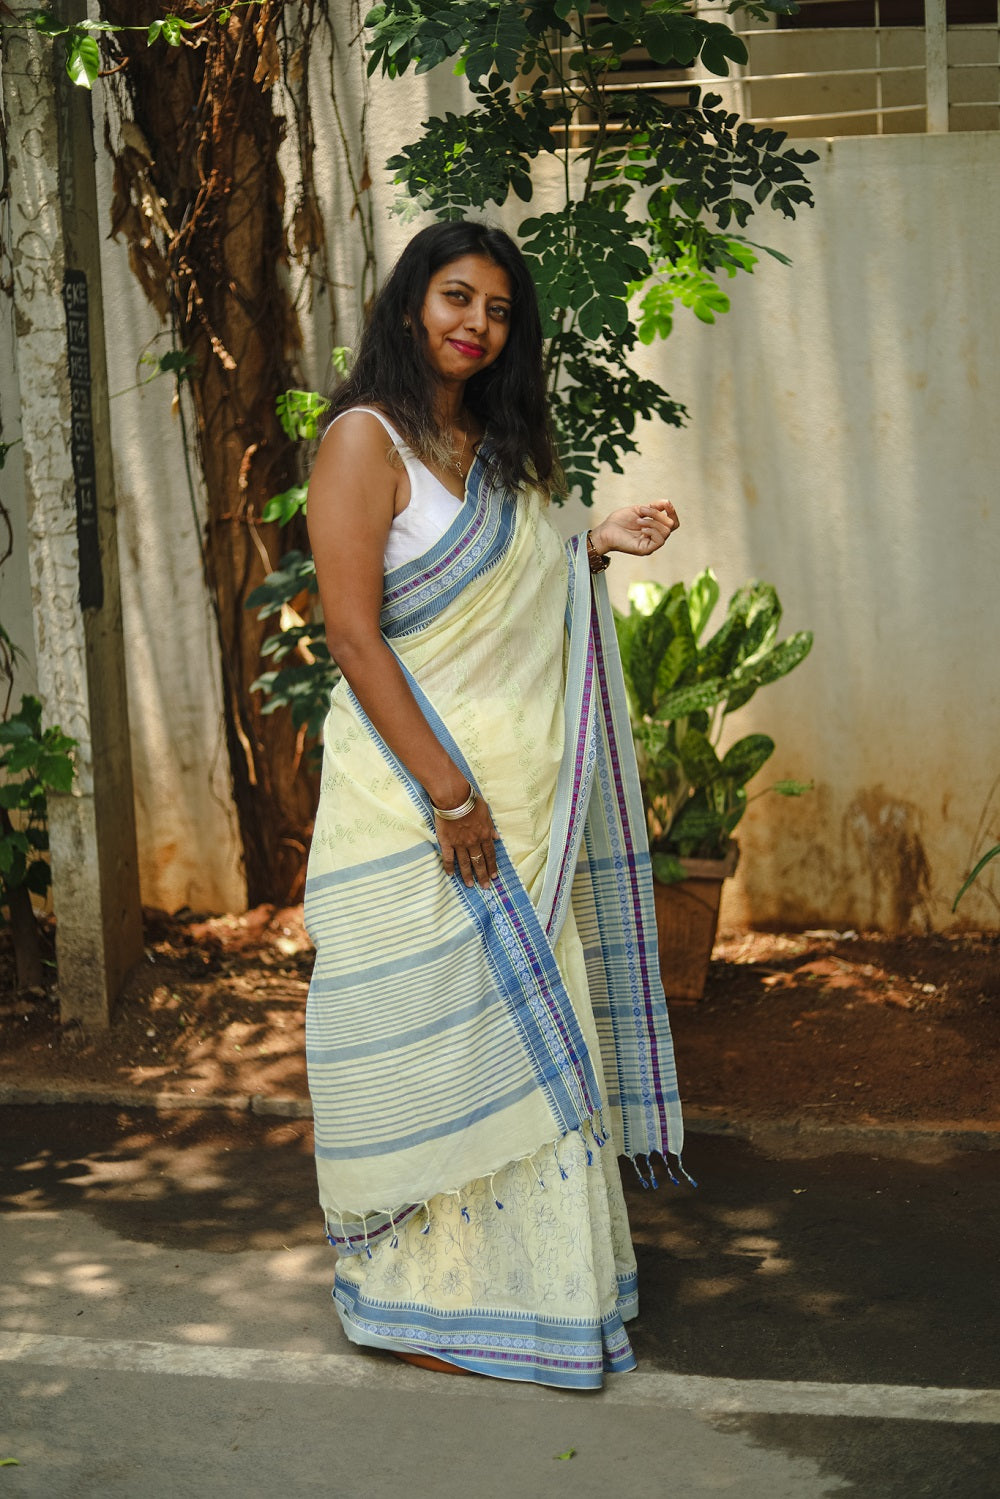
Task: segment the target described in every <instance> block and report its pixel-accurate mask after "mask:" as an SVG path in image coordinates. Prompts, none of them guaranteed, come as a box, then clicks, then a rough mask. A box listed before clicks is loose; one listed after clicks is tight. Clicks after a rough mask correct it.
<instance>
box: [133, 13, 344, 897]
mask: <svg viewBox="0 0 1000 1499" xmlns="http://www.w3.org/2000/svg"><path fill="white" fill-rule="evenodd" d="M103 10H104V13H105V14H106V16H107V17H108V19H110V20H112V21H115V22H121V23H128V24H129V25H132V26H134V25H136V24H137V23H138V24H147V23H148V22H150V21H154V20H157V19H158V18H159V15H160V13H161V10H162V7H160V6H159V5H158V3H155V0H104V5H103ZM174 10H175V14H179V15H181V16H182V17H184V18H186V19H190V20H197V19H199V17H200V16H201V15H202V14H203V12H202V9H201V7H200V6H198V5H196V4H192V3H187V4H180V5H177V6H176V7H174ZM275 19H276V6H275V4H274V3H273V0H265V3H263V4H261V5H254V6H250V7H248V8H246V9H240V10H237V11H234V13H233V15H232V16H231V18H230V19H229V21H228V22H227V23H226V24H225V25H219V24H218V23H216V22H215V21H213V20H210V21H209V22H208V24H206V25H205V26H204V28H203V29H198V30H194V31H190V32H188V33H186V34H185V44H184V45H182V46H179V47H169V46H165V45H164V44H163V41H162V40H161V41H159V42H157V43H155V44H153V45H152V46H147V43H146V40H145V38H144V37H142V36H139V37H137V36H136V35H135V34H134V33H130V34H127V35H126V37H125V39H124V40H123V41H122V43H121V45H122V47H123V48H124V49H126V50H127V52H128V63H127V65H126V66H125V68H124V69H123V71H122V72H121V73H120V74H119V75H118V79H119V81H120V84H121V85H122V86H123V87H124V90H125V91H126V93H127V96H128V106H127V112H128V113H130V114H131V117H132V121H134V124H127V125H126V126H125V128H124V134H123V141H124V144H123V147H122V149H121V150H120V152H119V153H118V155H117V156H116V174H115V203H114V207H113V211H112V218H113V230H114V232H120V233H124V234H125V235H126V237H127V239H128V242H129V256H130V261H131V263H132V266H133V269H134V270H135V272H136V274H137V276H138V277H139V279H140V281H141V282H142V284H143V287H144V289H145V291H146V294H147V296H149V298H150V300H151V301H152V302H153V303H154V305H155V306H157V308H158V310H159V311H160V312H161V314H169V315H171V316H172V318H173V320H174V324H175V326H176V329H177V333H178V336H179V339H180V342H181V344H182V346H183V348H184V350H185V351H186V352H187V353H188V354H189V355H190V356H192V358H193V361H194V364H193V367H192V370H191V373H190V377H189V389H190V392H191V398H192V401H193V405H194V410H195V414H196V425H197V443H198V454H199V460H200V466H201V470H202V473H203V475H204V480H205V488H206V492H207V497H208V520H207V525H206V537H205V561H206V573H207V578H208V584H209V587H210V589H211V591H212V594H213V597H214V604H215V611H216V617H217V622H218V632H219V644H220V649H221V656H222V671H223V683H224V697H225V714H226V737H227V743H228V749H229V759H230V766H231V770H232V782H233V792H234V798H235V803H236V807H237V812H238V816H239V822H240V829H241V832H242V837H243V849H244V858H245V864H246V877H247V889H248V896H249V900H250V903H251V905H255V904H258V903H260V902H262V901H265V900H272V901H278V902H284V901H287V900H289V899H292V898H295V897H296V896H297V895H298V894H299V893H300V891H301V885H302V878H303V870H304V857H305V851H306V846H307V843H308V837H309V831H310V824H311V818H312V812H313V808H314V805H315V784H314V781H313V780H312V778H311V777H310V776H309V775H308V774H307V773H306V770H305V767H304V765H303V763H302V758H301V749H302V742H301V736H300V735H298V734H297V733H296V731H295V729H294V728H293V726H292V724H291V720H290V718H289V716H288V714H287V712H285V711H279V712H277V713H274V714H271V715H268V716H264V715H262V714H261V711H260V698H259V696H258V695H257V694H255V693H251V692H250V690H249V689H250V684H251V682H252V681H253V680H254V679H255V677H257V676H259V675H260V672H261V671H262V670H263V669H264V668H263V666H262V663H261V658H260V645H261V640H262V637H263V635H264V633H265V627H264V626H262V624H261V623H260V622H259V621H258V619H257V617H256V615H255V614H254V613H250V612H248V611H247V610H246V609H245V608H244V601H245V599H246V596H247V594H248V593H249V592H250V591H251V589H253V588H255V587H256V586H257V584H258V583H259V582H261V580H262V579H263V577H264V575H265V573H266V572H267V571H270V570H271V569H272V568H273V567H274V566H275V565H276V563H277V560H278V557H279V555H280V552H281V551H282V550H283V549H284V548H283V547H282V546H281V545H280V540H281V538H279V535H278V532H277V528H276V527H275V526H264V525H262V524H261V522H260V515H261V511H262V509H263V507H264V505H265V503H266V501H267V500H268V499H269V498H270V496H271V495H272V494H274V493H276V492H278V491H280V490H282V489H285V488H287V487H288V485H289V484H291V483H292V482H294V479H295V463H294V457H293V449H292V445H291V444H290V442H289V440H288V439H287V438H286V437H285V434H284V432H283V431H282V429H281V426H280V424H279V422H278V420H277V418H276V416H275V409H274V403H275V398H276V397H277V396H278V395H279V394H280V393H281V392H282V391H283V390H285V389H286V388H288V387H289V386H290V385H293V384H295V380H294V377H293V374H292V368H291V362H290V361H291V357H292V355H293V352H294V349H295V347H296V346H297V343H298V328H297V323H296V319H295V314H294V311H293V309H292V307H291V305H290V302H289V299H288V296H287V294H286V292H285V289H284V287H283V285H282V282H281V280H280V277H279V271H280V267H281V264H282V262H283V261H284V259H285V240H284V228H283V223H282V205H283V197H284V184H283V182H282V178H281V174H280V171H279V168H278V160H277V152H278V145H279V142H280V140H281V136H282V133H283V128H284V122H283V121H282V120H280V119H279V118H277V117H276V116H275V114H274V110H273V108H272V102H271V92H270V88H271V85H272V84H273V82H274V80H275V78H276V76H277V70H278V64H279V60H278V53H277V44H276V41H275V34H274V28H275ZM193 39H197V41H198V45H197V46H193V45H190V44H189V43H190V41H191V40H193ZM136 126H137V127H138V131H136V129H135V127H136ZM150 189H151V190H152V196H151V195H150ZM157 198H158V200H159V201H156V200H157ZM267 632H268V633H270V627H268V631H267Z"/></svg>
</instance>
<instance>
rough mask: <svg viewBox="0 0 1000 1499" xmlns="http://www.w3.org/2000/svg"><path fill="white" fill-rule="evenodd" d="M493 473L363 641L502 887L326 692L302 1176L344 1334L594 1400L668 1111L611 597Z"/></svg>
mask: <svg viewBox="0 0 1000 1499" xmlns="http://www.w3.org/2000/svg"><path fill="white" fill-rule="evenodd" d="M485 456H486V455H481V456H480V457H478V458H477V460H476V462H475V464H474V465H473V469H472V472H471V474H470V476H469V483H468V487H467V493H466V503H465V504H464V506H463V508H462V511H461V512H460V514H459V515H458V516H457V517H456V519H455V521H454V523H453V524H452V526H451V527H449V529H448V530H447V531H446V532H445V534H444V535H443V536H442V537H441V538H440V540H439V541H438V542H437V543H436V544H435V546H434V547H433V548H431V550H430V551H428V552H426V553H424V554H423V555H422V556H421V557H419V558H417V559H416V560H415V561H414V562H411V563H408V564H407V565H406V566H404V567H401V568H398V569H396V570H394V571H392V572H390V573H388V574H387V576H386V580H385V592H384V600H383V611H382V629H383V634H384V636H385V638H386V640H387V641H388V643H389V645H390V646H391V648H392V649H393V650H394V652H395V654H396V657H397V659H398V661H399V663H400V666H401V669H402V670H403V672H404V675H405V677H406V679H407V681H408V682H409V685H410V687H411V689H412V690H413V692H414V695H415V697H416V699H417V701H418V703H419V704H420V706H421V708H422V710H423V712H424V714H425V716H426V718H427V720H428V722H429V723H430V725H431V727H432V728H433V730H434V732H435V733H436V735H437V737H438V738H439V740H440V742H441V743H442V744H443V745H444V746H445V748H446V749H447V750H448V751H449V753H450V754H451V755H452V757H453V759H454V760H455V762H456V763H457V764H458V765H459V766H460V767H461V768H462V769H463V771H465V773H466V774H467V775H468V777H469V779H470V780H471V781H472V782H473V784H475V785H476V786H477V787H478V789H479V790H480V792H481V794H482V795H483V796H484V797H485V798H486V800H487V802H488V804H489V806H490V809H491V812H492V814H493V819H494V822H495V824H496V826H497V828H498V830H499V836H498V837H497V839H496V851H497V865H498V870H499V877H498V878H497V879H496V880H494V881H493V882H492V883H491V884H490V885H489V886H488V887H487V888H485V889H483V888H481V887H480V886H478V885H477V886H474V887H473V888H472V889H471V890H470V889H468V888H467V887H466V886H465V885H464V884H463V883H462V882H461V880H459V879H458V878H457V877H449V876H447V875H446V874H445V872H444V868H443V865H442V862H441V856H440V851H439V848H438V845H437V841H436V836H435V829H434V819H433V813H432V811H431V807H430V803H429V800H428V798H427V796H426V794H425V792H424V791H423V789H422V787H420V786H419V785H418V784H417V783H416V782H415V781H414V780H413V778H412V777H411V776H410V775H409V773H408V772H407V770H406V769H405V767H404V766H403V765H402V764H401V763H400V762H399V760H398V759H397V758H396V757H395V756H394V755H393V753H392V752H391V751H390V750H389V748H388V746H387V745H386V744H385V743H384V742H383V741H382V739H381V738H380V736H379V735H378V733H377V732H376V731H375V729H374V728H373V726H372V725H371V724H370V722H369V721H368V719H367V717H366V715H365V713H364V711H363V709H362V708H361V706H360V704H359V703H358V701H357V699H356V698H355V697H354V694H353V693H352V692H351V690H350V688H349V687H348V685H347V684H346V682H341V683H340V684H339V685H338V687H337V688H336V689H335V691H334V694H333V698H332V700H331V707H330V712H329V716H328V718H327V722H326V726H325V730H324V746H325V747H324V765H323V777H322V790H321V797H320V806H319V811H318V814H317V821H316V828H315V833H314V837H313V844H312V851H311V854H310V863H309V875H308V880H307V886H306V901H305V910H306V922H307V926H308V929H309V932H310V935H311V937H312V940H313V942H314V943H315V946H316V949H317V957H316V966H315V970H314V975H313V980H312V984H311V986H310V992H309V1000H308V1005H307V1014H306V1048H307V1062H308V1068H309V1085H310V1091H311V1094H312V1100H313V1112H314V1120H315V1138H316V1162H317V1175H318V1180H319V1188H320V1201H321V1204H322V1207H323V1210H324V1214H325V1217H326V1223H327V1233H328V1236H329V1238H330V1240H331V1242H332V1243H333V1244H334V1246H335V1247H336V1248H337V1250H338V1254H339V1256H340V1258H339V1260H338V1267H337V1284H336V1287H335V1290H334V1295H335V1298H336V1300H337V1304H338V1310H339V1311H340V1313H341V1317H342V1319H343V1321H344V1325H345V1328H346V1329H347V1332H348V1335H349V1336H351V1337H352V1338H354V1340H355V1341H358V1342H367V1343H372V1344H374V1345H376V1346H384V1347H391V1348H412V1349H414V1350H415V1351H431V1352H435V1353H437V1354H438V1355H439V1356H442V1357H445V1358H447V1359H449V1360H450V1361H452V1362H454V1363H458V1364H462V1365H464V1366H466V1367H469V1368H473V1369H477V1370H479V1371H480V1372H484V1373H494V1374H503V1375H506V1376H508V1377H514V1378H526V1379H536V1380H540V1381H542V1382H545V1383H552V1384H561V1385H567V1386H588V1385H594V1384H599V1383H600V1382H601V1376H602V1370H614V1369H619V1368H629V1367H632V1364H633V1363H634V1360H633V1359H632V1356H631V1350H630V1349H629V1347H628V1339H627V1336H626V1335H625V1333H624V1329H623V1327H622V1322H623V1320H624V1319H625V1318H627V1317H628V1316H629V1315H631V1314H634V1311H635V1305H636V1291H635V1268H634V1259H633V1258H632V1256H631V1249H630V1246H629V1243H628V1232H627V1222H626V1220H625V1214H624V1204H623V1202H622V1200H621V1186H620V1182H619V1180H618V1176H617V1165H616V1162H615V1155H616V1154H617V1153H619V1152H622V1153H625V1154H627V1155H629V1156H630V1157H631V1158H632V1159H633V1161H634V1162H635V1163H636V1169H637V1170H638V1171H639V1174H640V1176H641V1177H642V1178H643V1180H644V1181H645V1180H646V1179H647V1176H648V1178H649V1179H650V1180H651V1181H653V1182H655V1177H654V1176H653V1169H652V1162H651V1159H650V1158H651V1156H652V1154H653V1153H654V1152H655V1153H659V1154H660V1155H661V1156H663V1157H666V1156H667V1155H668V1154H672V1155H673V1156H675V1157H676V1158H677V1159H678V1161H679V1158H680V1150H681V1141H682V1130H681V1118H680V1107H679V1103H678V1098H677V1088H676V1079H675V1074H674V1066H673V1053H672V1046H671V1041H670V1032H669V1026H668V1023H667V1015H666V1005H665V1001H664V998H663V991H662V987H661V986H660V982H659V972H658V963H657V953H656V940H655V925H654V921H653V914H652V884H651V877H650V868H649V855H648V852H647V847H646V835H645V824H644V818H643V812H642V803H641V797H640V793H639V785H638V778H637V774H636V769H635V758H634V752H633V749H632V741H631V734H630V731H629V724H628V715H627V709H626V704H625V695H624V685H623V683H622V680H621V669H620V665H619V663H618V657H617V646H616V643H615V639H614V626H613V619H612V615H611V609H610V604H609V602H608V598H607V591H606V587H605V583H604V579H603V577H598V578H596V579H592V578H591V574H590V570H589V564H588V561H587V556H586V548H585V546H584V544H583V540H582V538H575V539H574V540H573V541H572V542H570V543H569V544H568V546H567V547H566V548H565V549H564V548H563V545H562V543H561V541H560V540H559V538H558V537H557V535H556V533H555V531H554V529H553V528H552V527H551V525H550V524H549V522H548V520H547V517H546V516H545V514H544V512H543V509H542V507H541V505H540V503H539V500H538V497H537V495H535V494H534V493H532V492H530V491H529V492H527V493H522V494H519V495H513V494H510V493H508V492H505V491H503V490H500V489H498V488H496V487H494V486H493V485H492V484H491V483H490V482H489V479H488V475H487V472H486V465H485ZM546 1194H547V1195H546ZM547 1308H548V1309H547Z"/></svg>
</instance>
